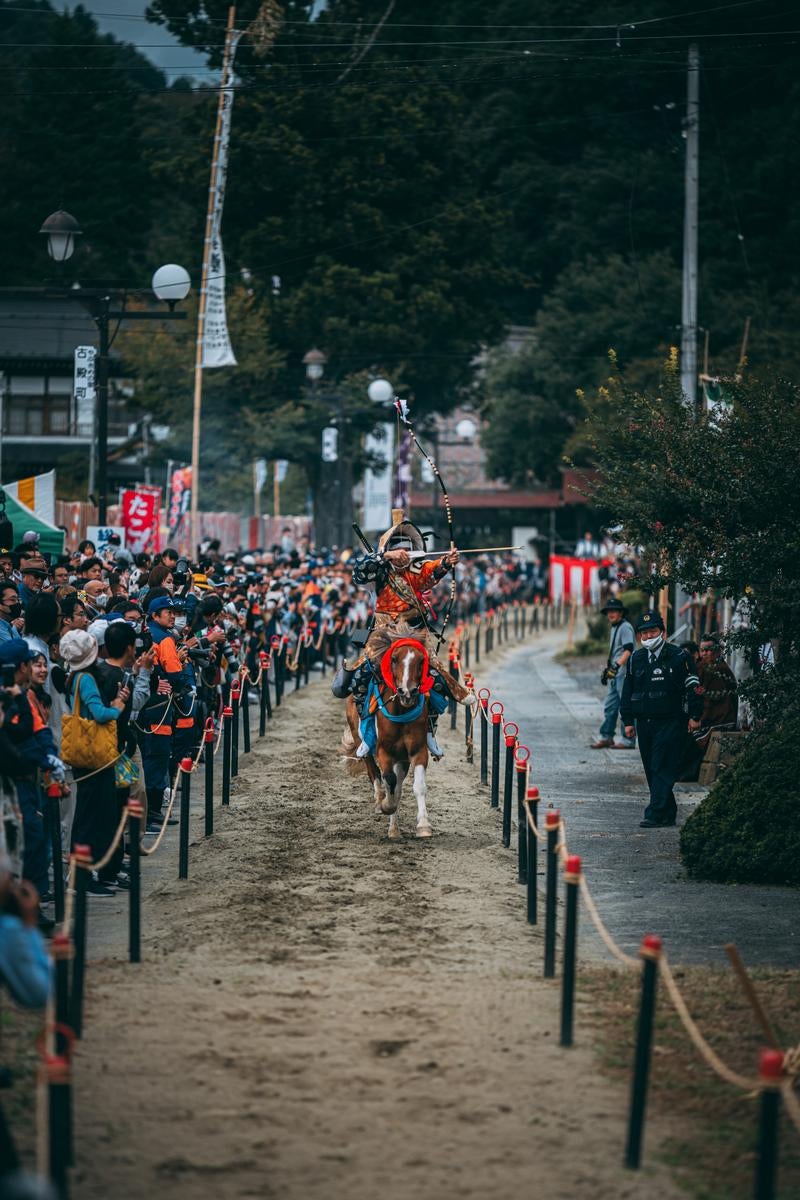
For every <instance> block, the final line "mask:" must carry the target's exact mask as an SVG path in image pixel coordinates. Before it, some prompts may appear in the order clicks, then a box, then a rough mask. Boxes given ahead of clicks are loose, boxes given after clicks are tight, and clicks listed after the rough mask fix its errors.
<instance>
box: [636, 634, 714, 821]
mask: <svg viewBox="0 0 800 1200" xmlns="http://www.w3.org/2000/svg"><path fill="white" fill-rule="evenodd" d="M636 632H637V634H638V635H639V638H640V647H639V649H638V650H634V652H633V654H632V655H631V657H630V658H629V659H628V663H627V668H626V674H625V683H624V685H623V689H622V702H621V704H620V715H621V717H622V723H623V725H624V726H625V736H626V737H627V738H629V739H632V738H633V737H634V736H636V738H637V740H638V743H639V752H640V754H641V756H642V765H643V767H644V772H645V775H646V777H647V786H648V788H649V789H650V802H649V804H648V805H647V807H646V808H645V811H644V817H643V819H642V820H641V821H640V822H639V824H640V826H641V828H642V829H656V828H658V827H659V826H664V825H674V824H675V821H676V818H677V812H678V809H677V805H676V803H675V794H674V792H673V790H672V789H673V787H674V784H675V782H676V780H677V779H678V778H679V776H680V772H681V765H682V761H683V754H684V747H685V740H686V731H687V719H686V716H685V714H684V705H685V706H686V708H687V709H688V713H689V719H688V730H689V732H690V733H693V732H694V731H695V730H696V729H699V727H700V716H701V715H702V712H703V697H702V690H701V688H700V680H699V678H698V677H697V674H696V671H695V667H694V664H693V663H692V662H691V661H690V659H689V656H688V655H687V653H686V651H685V650H682V649H680V647H679V646H673V645H671V643H669V642H668V641H667V640H666V637H665V632H664V622H663V621H662V620H661V617H660V616H659V614H658V613H657V612H646V613H643V614H642V616H641V617H640V618H639V620H638V621H637V623H636Z"/></svg>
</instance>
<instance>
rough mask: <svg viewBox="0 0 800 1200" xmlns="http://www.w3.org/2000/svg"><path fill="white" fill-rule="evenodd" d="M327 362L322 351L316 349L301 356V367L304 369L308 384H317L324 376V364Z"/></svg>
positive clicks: (326, 357) (325, 355)
mask: <svg viewBox="0 0 800 1200" xmlns="http://www.w3.org/2000/svg"><path fill="white" fill-rule="evenodd" d="M327 361H328V356H327V354H323V352H322V350H317V349H316V348H314V349H311V350H309V351H307V353H306V354H304V355H303V366H304V367H305V369H306V379H307V380H308V381H309V383H311V384H316V383H319V381H320V379H322V376H323V375H324V374H325V364H326V363H327Z"/></svg>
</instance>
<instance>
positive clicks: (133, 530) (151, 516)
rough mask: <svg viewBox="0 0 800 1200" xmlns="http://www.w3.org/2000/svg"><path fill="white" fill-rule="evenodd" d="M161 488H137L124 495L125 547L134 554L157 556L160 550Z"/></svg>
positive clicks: (123, 523)
mask: <svg viewBox="0 0 800 1200" xmlns="http://www.w3.org/2000/svg"><path fill="white" fill-rule="evenodd" d="M160 505H161V489H160V488H137V489H136V490H135V491H134V490H130V491H126V492H123V493H122V525H123V528H124V530H125V545H126V546H127V548H128V549H129V550H130V552H131V553H132V554H141V553H142V552H143V551H146V552H147V553H148V554H156V553H158V550H159V530H158V511H159V508H160Z"/></svg>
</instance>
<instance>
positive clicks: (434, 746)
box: [428, 731, 444, 762]
mask: <svg viewBox="0 0 800 1200" xmlns="http://www.w3.org/2000/svg"><path fill="white" fill-rule="evenodd" d="M428 749H429V750H430V752H431V754H432V755H433V757H434V758H435V759H436V761H437V762H438V761H439V759H440V758H444V750H443V749H442V747H441V746H440V745H439V743H438V742H437V740H436V738H435V737H434V735H433V733H432V732H431V731H429V732H428Z"/></svg>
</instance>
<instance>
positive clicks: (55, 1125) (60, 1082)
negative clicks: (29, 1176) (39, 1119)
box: [45, 1048, 71, 1200]
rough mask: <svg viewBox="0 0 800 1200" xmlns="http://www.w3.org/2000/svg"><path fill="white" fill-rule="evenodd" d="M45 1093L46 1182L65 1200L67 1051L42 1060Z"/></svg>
mask: <svg viewBox="0 0 800 1200" xmlns="http://www.w3.org/2000/svg"><path fill="white" fill-rule="evenodd" d="M45 1064H46V1069H47V1091H48V1100H49V1103H48V1123H49V1129H48V1135H49V1150H50V1180H51V1182H52V1184H53V1187H54V1189H55V1191H56V1193H57V1195H58V1197H59V1200H68V1198H69V1178H68V1176H67V1170H68V1168H69V1161H70V1146H69V1131H70V1090H71V1089H70V1057H69V1049H68V1048H67V1049H66V1050H65V1051H64V1052H63V1053H61V1054H50V1055H48V1056H47V1058H46V1059H45Z"/></svg>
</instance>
